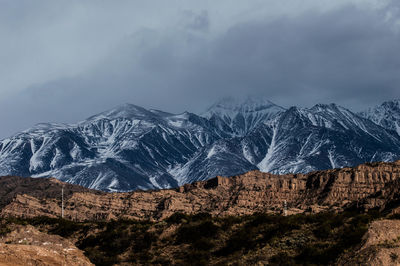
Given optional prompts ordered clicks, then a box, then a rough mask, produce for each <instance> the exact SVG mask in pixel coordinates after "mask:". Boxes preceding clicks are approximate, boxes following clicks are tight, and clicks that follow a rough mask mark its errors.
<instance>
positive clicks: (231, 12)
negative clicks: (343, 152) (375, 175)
mask: <svg viewBox="0 0 400 266" xmlns="http://www.w3.org/2000/svg"><path fill="white" fill-rule="evenodd" d="M399 2H400V1H397V0H394V1H389V0H376V1H375V0H335V1H332V0H302V1H298V0H246V1H232V0H218V1H216V0H209V1H208V0H203V1H195V0H193V1H191V0H190V1H189V0H180V1H178V0H169V1H164V0H160V1H155V0H146V1H134V0H131V1H124V0H119V1H115V0H109V1H107V0H101V1H99V0H86V1H81V0H69V1H66V0H65V1H61V0H60V1H58V0H37V1H31V0H18V1H15V0H0V122H1V126H0V138H3V137H7V136H9V135H11V134H13V133H15V132H17V131H20V130H23V129H26V128H29V127H31V126H32V125H34V124H36V123H39V122H65V123H71V122H76V121H80V120H83V119H85V118H86V117H88V116H90V115H92V114H95V113H98V112H100V111H104V110H106V109H110V108H112V107H114V106H116V105H119V104H123V103H126V102H129V103H133V104H137V105H140V106H143V107H146V108H156V109H161V110H165V111H170V112H175V113H180V112H182V111H185V110H188V111H192V112H201V111H203V110H204V109H206V108H207V106H209V105H211V104H212V103H213V102H214V101H215V100H216V99H219V98H222V97H226V96H237V97H240V96H243V95H256V96H258V95H260V96H266V97H268V98H269V99H270V100H271V101H273V102H275V103H277V104H279V105H282V106H292V105H298V106H305V107H308V106H312V105H314V104H316V103H331V102H336V103H338V104H340V105H343V106H345V107H347V108H350V109H352V110H355V111H359V110H362V109H364V108H366V107H367V106H372V105H376V104H379V103H380V102H382V101H385V100H389V99H393V98H400V52H399V50H400V49H399V48H400V4H399Z"/></svg>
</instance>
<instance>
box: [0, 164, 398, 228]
mask: <svg viewBox="0 0 400 266" xmlns="http://www.w3.org/2000/svg"><path fill="white" fill-rule="evenodd" d="M15 179H17V180H19V178H15V177H13V178H10V177H6V178H2V179H0V180H1V181H2V182H3V187H4V186H5V185H4V184H5V183H8V184H9V185H8V186H7V190H8V191H9V192H8V193H12V191H13V190H16V189H18V182H15V181H13V180H15ZM4 180H6V181H4ZM7 180H8V182H7ZM26 180H28V181H27V182H32V183H34V182H37V179H26ZM40 181H41V182H43V183H44V184H42V185H41V188H40V189H38V188H37V187H35V186H30V191H29V192H28V191H23V192H22V193H14V194H13V195H14V197H13V198H12V200H11V201H8V202H7V203H3V205H2V206H0V207H1V211H0V214H1V216H22V217H33V216H40V215H46V216H50V217H58V216H60V213H61V198H60V194H58V195H57V194H54V193H53V194H51V193H50V194H49V195H47V192H46V189H42V188H43V187H46V186H48V184H49V183H52V184H54V181H52V180H48V179H41V180H40ZM10 183H11V184H10ZM12 184H15V185H14V187H13V185H12ZM56 184H57V185H58V188H59V192H60V191H61V186H62V184H61V183H56ZM70 186H72V185H70ZM399 189H400V161H397V162H394V163H370V164H363V165H359V166H357V167H354V168H342V169H332V170H326V171H317V172H312V173H309V174H290V175H273V174H268V173H262V172H260V171H250V172H248V173H246V174H243V175H238V176H233V177H231V178H225V177H216V178H213V179H210V180H208V181H201V182H195V183H193V184H188V185H184V186H181V187H179V188H177V189H166V190H158V191H136V192H130V193H103V192H95V191H90V190H81V191H80V190H79V189H78V186H72V188H70V189H69V191H70V192H69V194H68V197H66V200H65V217H66V218H68V219H72V220H78V221H82V220H87V219H89V220H93V219H94V220H98V219H100V220H101V219H114V218H135V219H151V220H160V219H163V218H166V217H168V216H170V215H172V214H173V213H175V212H185V213H191V214H193V213H199V212H209V213H211V214H212V215H216V216H225V215H245V214H253V213H256V212H272V213H279V212H282V210H283V204H284V202H285V201H286V203H287V208H288V210H287V212H288V213H289V214H291V213H301V212H319V211H321V210H333V211H335V210H342V209H345V208H361V209H372V208H379V209H381V210H390V211H392V212H396V211H397V209H396V208H397V207H398V206H400V196H399V195H400V193H398V192H399ZM52 190H53V191H54V190H55V188H54V187H53V188H52ZM0 191H1V189H0ZM3 194H4V192H3Z"/></svg>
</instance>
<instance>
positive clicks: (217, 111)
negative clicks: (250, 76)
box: [202, 97, 285, 136]
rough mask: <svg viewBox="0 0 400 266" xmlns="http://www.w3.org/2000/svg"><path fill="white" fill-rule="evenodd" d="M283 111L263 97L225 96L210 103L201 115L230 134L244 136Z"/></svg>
mask: <svg viewBox="0 0 400 266" xmlns="http://www.w3.org/2000/svg"><path fill="white" fill-rule="evenodd" d="M283 111H285V109H284V108H283V107H280V106H278V105H276V104H274V103H272V102H270V101H269V100H268V99H265V98H252V97H248V98H245V99H244V100H242V99H235V98H225V99H222V100H221V101H219V102H217V103H215V104H214V105H212V106H211V107H210V108H209V109H208V110H207V112H205V113H204V114H202V116H203V117H206V118H208V119H209V120H210V121H211V122H212V123H213V124H214V125H215V126H216V127H217V128H218V129H219V130H221V131H222V132H224V133H226V134H228V135H230V136H245V135H247V134H248V133H249V132H251V131H252V130H254V129H255V128H256V127H258V126H259V125H260V124H261V123H263V122H264V121H267V120H269V119H271V118H273V117H274V116H275V115H276V114H278V113H280V112H283Z"/></svg>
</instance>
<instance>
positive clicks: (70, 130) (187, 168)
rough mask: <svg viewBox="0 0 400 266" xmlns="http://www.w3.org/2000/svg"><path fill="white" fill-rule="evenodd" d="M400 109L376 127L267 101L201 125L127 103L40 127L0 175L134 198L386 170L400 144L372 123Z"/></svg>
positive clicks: (211, 115)
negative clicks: (211, 183)
mask: <svg viewBox="0 0 400 266" xmlns="http://www.w3.org/2000/svg"><path fill="white" fill-rule="evenodd" d="M396 106H397V107H398V105H396V104H392V105H390V106H389V107H390V108H389V107H388V108H386V106H385V108H386V109H385V108H384V109H382V110H383V111H382V110H381V109H379V112H374V114H375V118H376V117H383V118H382V119H381V120H377V119H378V118H376V119H375V120H374V119H373V120H374V122H375V123H374V122H372V121H371V120H369V119H367V118H364V117H361V116H359V115H356V114H354V113H352V112H351V111H349V110H347V109H345V108H342V107H340V106H337V105H335V104H330V105H322V104H318V105H316V106H314V107H312V108H297V107H292V108H289V109H284V108H282V107H279V106H277V105H275V104H273V103H271V102H269V101H268V100H266V99H252V98H247V99H245V100H232V99H229V100H223V101H220V102H218V103H216V104H214V105H213V106H212V107H211V108H210V109H208V111H207V112H206V113H204V114H203V115H202V116H198V115H196V114H192V113H188V112H185V113H182V114H170V113H167V112H163V111H159V110H147V109H145V108H142V107H139V106H135V105H131V104H125V105H122V106H118V107H116V108H114V109H112V110H109V111H106V112H103V113H100V114H98V115H95V116H92V117H90V118H88V119H87V120H84V121H81V122H79V123H77V124H72V125H65V124H39V125H37V126H35V127H33V128H31V129H29V130H26V131H23V132H21V133H19V134H16V135H14V136H12V137H10V138H8V139H4V140H2V141H0V175H21V176H37V177H39V176H41V177H49V176H54V177H57V178H59V179H61V180H63V181H66V182H70V183H75V184H79V185H83V186H86V187H89V188H94V189H101V190H106V191H129V190H135V189H158V188H168V187H176V186H177V185H181V184H184V183H188V182H193V181H197V180H204V179H207V178H211V177H214V176H216V175H224V176H230V175H235V174H239V173H243V172H246V171H249V170H253V169H260V170H262V171H268V172H273V173H288V172H309V171H312V170H317V169H328V168H334V167H342V166H347V165H348V166H351V165H356V164H358V163H362V162H366V161H390V160H395V159H399V158H400V136H399V135H397V134H396V133H395V132H394V131H392V130H390V129H392V128H390V127H389V126H387V128H389V129H385V128H384V127H382V126H380V125H378V124H376V123H377V121H387V123H386V122H385V123H380V124H382V125H383V126H385V125H386V124H389V125H392V124H390V123H389V122H390V121H392V120H395V119H397V116H396V115H395V114H396V108H397V107H396ZM389 109H390V110H389ZM387 113H389V114H390V115H387ZM378 114H379V115H378ZM396 121H397V120H395V122H396Z"/></svg>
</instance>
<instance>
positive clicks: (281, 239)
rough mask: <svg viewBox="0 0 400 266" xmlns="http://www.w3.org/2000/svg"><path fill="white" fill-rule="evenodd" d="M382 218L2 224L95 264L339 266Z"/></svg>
mask: <svg viewBox="0 0 400 266" xmlns="http://www.w3.org/2000/svg"><path fill="white" fill-rule="evenodd" d="M377 217H379V214H377V213H368V214H359V213H353V212H344V213H340V214H334V213H320V214H309V215H305V214H299V215H292V216H287V217H284V216H280V215H269V214H264V213H260V214H255V215H251V216H242V217H224V218H215V217H211V216H210V215H209V214H207V213H200V214H197V215H186V214H182V213H176V214H174V215H172V216H171V217H169V218H167V219H166V220H164V221H161V222H150V221H134V220H119V221H110V222H80V223H78V222H72V221H67V220H63V219H51V218H45V217H39V218H35V219H25V220H21V219H8V220H2V221H1V223H0V224H1V225H3V226H2V227H1V230H0V234H5V233H7V232H8V231H9V229H7V228H8V227H7V226H5V225H9V224H12V223H18V224H31V225H34V226H36V227H38V228H39V229H40V230H42V231H46V232H48V233H52V234H58V235H61V236H63V237H66V238H69V239H71V240H72V241H74V242H75V243H76V245H77V246H78V247H79V248H80V249H82V250H84V251H85V254H86V255H87V256H88V258H89V259H90V260H91V261H92V262H93V263H94V264H96V265H113V264H116V263H128V264H156V265H169V264H178V265H209V264H219V265H224V264H226V263H227V262H232V261H237V262H238V263H239V264H254V263H256V262H258V261H261V262H264V263H268V264H271V265H296V264H302V265H320V264H323V265H326V264H333V263H334V262H335V260H336V259H337V258H338V256H340V255H341V254H342V253H344V252H346V250H349V249H351V248H352V247H355V246H356V245H358V244H359V243H360V242H361V239H362V236H363V235H364V234H365V232H366V230H367V227H368V224H369V223H370V222H371V221H372V220H373V219H375V218H377Z"/></svg>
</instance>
